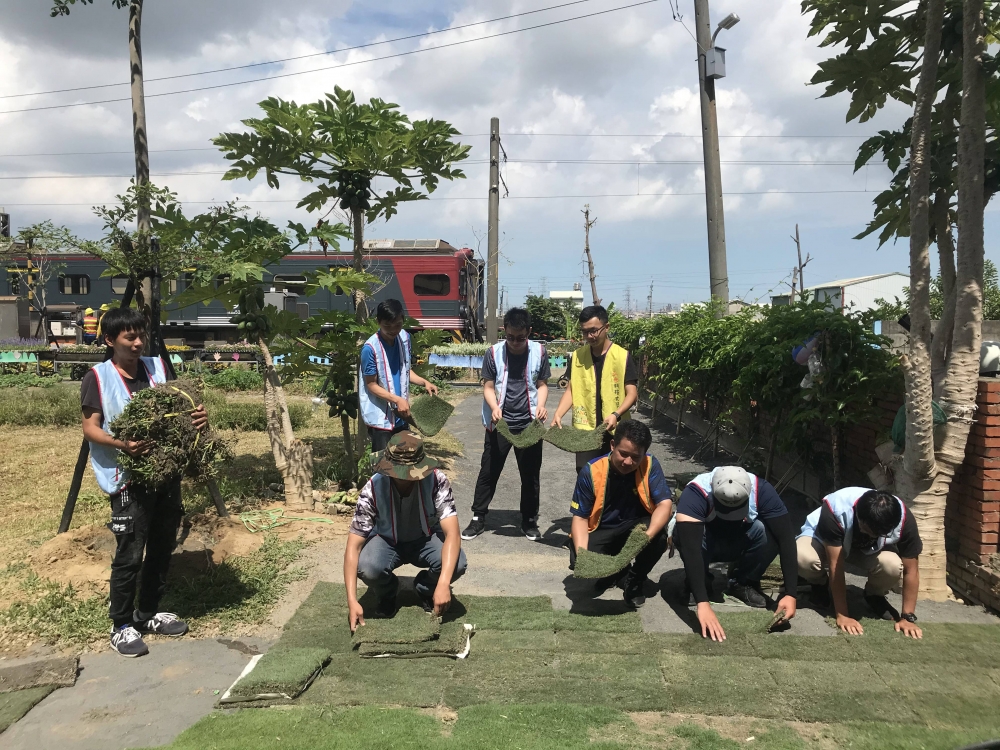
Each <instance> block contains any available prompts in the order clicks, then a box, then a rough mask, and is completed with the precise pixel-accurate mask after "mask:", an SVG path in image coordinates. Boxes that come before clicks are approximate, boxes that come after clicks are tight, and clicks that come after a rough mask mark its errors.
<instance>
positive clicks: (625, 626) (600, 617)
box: [552, 609, 642, 633]
mask: <svg viewBox="0 0 1000 750" xmlns="http://www.w3.org/2000/svg"><path fill="white" fill-rule="evenodd" d="M552 621H553V627H554V628H555V630H556V632H559V631H562V630H571V631H576V630H586V631H589V632H593V633H641V632H642V619H641V618H640V617H639V613H638V612H634V611H631V610H630V611H625V612H619V613H613V612H602V611H594V612H567V611H566V610H562V609H559V610H556V611H555V612H553V617H552Z"/></svg>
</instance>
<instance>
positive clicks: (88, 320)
mask: <svg viewBox="0 0 1000 750" xmlns="http://www.w3.org/2000/svg"><path fill="white" fill-rule="evenodd" d="M83 332H84V333H86V334H88V335H93V336H96V335H97V316H96V315H84V316H83Z"/></svg>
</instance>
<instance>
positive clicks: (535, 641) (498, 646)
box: [475, 630, 603, 654]
mask: <svg viewBox="0 0 1000 750" xmlns="http://www.w3.org/2000/svg"><path fill="white" fill-rule="evenodd" d="M595 635H603V634H595ZM561 637H563V634H562V633H560V634H557V633H554V632H552V631H551V630H477V631H476V645H475V649H476V652H477V653H478V652H483V653H500V654H506V653H509V652H511V651H527V652H540V651H541V652H547V653H554V652H555V650H556V648H558V645H557V644H558V642H559V641H558V639H559V638H561Z"/></svg>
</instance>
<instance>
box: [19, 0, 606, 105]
mask: <svg viewBox="0 0 1000 750" xmlns="http://www.w3.org/2000/svg"><path fill="white" fill-rule="evenodd" d="M589 2H592V0H573V1H572V2H568V3H561V4H559V5H550V6H548V7H547V8H538V9H537V10H528V11H524V12H523V13H512V14H511V15H509V16H498V17H497V18H489V19H487V20H485V21H474V22H472V23H466V24H462V25H461V26H449V27H448V28H446V29H437V30H435V31H424V32H421V33H420V34H409V35H407V36H398V37H396V38H395V39H383V40H382V41H379V42H367V43H366V44H356V45H354V46H353V47H341V48H340V49H328V50H323V51H322V52H311V53H309V54H308V55H296V56H294V57H281V58H278V59H277V60H265V61H263V62H256V63H246V64H245V65H232V66H230V67H228V68H213V69H212V70H202V71H197V72H194V73H179V74H177V75H172V76H159V77H157V78H145V79H144V82H145V83H153V82H156V81H173V80H176V79H178V78H192V77H195V76H207V75H212V74H214V73H228V72H230V71H233V70H246V69H247V68H259V67H262V66H264V65H278V64H279V63H286V62H293V61H295V60H305V59H308V58H311V57H323V56H325V55H336V54H338V53H340V52H353V51H355V50H359V49H367V48H368V47H377V46H379V45H382V44H394V43H396V42H405V41H409V40H411V39H422V38H424V37H428V36H434V35H435V34H446V33H448V32H449V31H461V30H462V29H469V28H472V27H473V26H483V25H485V24H488V23H497V22H498V21H509V20H510V19H512V18H520V17H521V16H530V15H534V14H536V13H544V12H545V11H548V10H557V9H558V8H566V7H569V6H571V5H581V4H582V3H589ZM129 85H131V81H119V82H117V83H98V84H94V85H93V86H75V87H73V88H69V89H50V90H48V91H33V92H28V93H24V94H0V99H19V98H21V97H25V96H47V95H49V94H67V93H71V92H74V91H93V90H94V89H107V88H112V87H114V86H129Z"/></svg>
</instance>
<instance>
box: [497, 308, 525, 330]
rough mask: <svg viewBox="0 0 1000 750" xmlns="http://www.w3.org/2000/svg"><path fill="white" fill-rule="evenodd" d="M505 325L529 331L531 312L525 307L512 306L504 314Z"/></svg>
mask: <svg viewBox="0 0 1000 750" xmlns="http://www.w3.org/2000/svg"><path fill="white" fill-rule="evenodd" d="M503 327H504V328H510V329H513V330H515V331H520V330H522V329H523V330H525V331H527V330H529V329H530V328H531V313H529V312H528V311H527V310H525V309H524V308H523V307H512V308H510V309H509V310H508V311H507V312H505V313H504V315H503Z"/></svg>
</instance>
